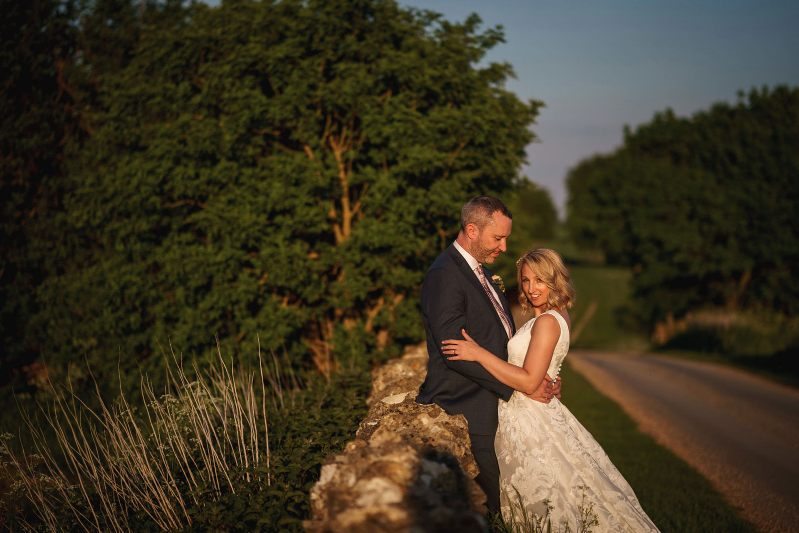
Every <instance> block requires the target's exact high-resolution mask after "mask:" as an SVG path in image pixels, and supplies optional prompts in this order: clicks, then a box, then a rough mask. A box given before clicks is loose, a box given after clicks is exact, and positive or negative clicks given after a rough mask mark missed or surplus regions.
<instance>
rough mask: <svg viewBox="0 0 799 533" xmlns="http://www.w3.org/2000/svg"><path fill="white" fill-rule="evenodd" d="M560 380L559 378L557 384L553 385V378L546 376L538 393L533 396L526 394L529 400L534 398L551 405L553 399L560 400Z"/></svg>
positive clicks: (537, 390)
mask: <svg viewBox="0 0 799 533" xmlns="http://www.w3.org/2000/svg"><path fill="white" fill-rule="evenodd" d="M560 388H561V383H560V378H557V380H556V381H555V384H554V385H553V384H552V378H551V377H549V376H548V375H546V376H544V381H542V382H541V385H540V386H539V387H538V389H536V391H535V392H534V393H532V394H524V393H522V394H524V395H525V396H527V397H528V398H532V399H533V400H535V401H537V402H541V403H549V402H551V401H552V398H558V399H560Z"/></svg>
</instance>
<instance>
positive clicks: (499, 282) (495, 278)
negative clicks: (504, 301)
mask: <svg viewBox="0 0 799 533" xmlns="http://www.w3.org/2000/svg"><path fill="white" fill-rule="evenodd" d="M491 283H493V284H494V285H496V286H497V288H499V290H501V291H502V294H505V282H504V281H502V278H501V277H499V276H497V275H493V276H491Z"/></svg>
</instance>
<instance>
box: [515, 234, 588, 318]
mask: <svg viewBox="0 0 799 533" xmlns="http://www.w3.org/2000/svg"><path fill="white" fill-rule="evenodd" d="M522 265H527V266H528V267H530V270H532V271H533V274H535V275H536V276H538V279H540V280H541V281H543V282H544V284H545V285H546V286H547V287H549V297H548V298H547V308H549V309H557V310H562V309H563V308H565V307H571V306H572V303H573V302H574V285H572V278H571V275H569V271H568V270H567V269H566V265H564V264H563V259H562V258H561V257H560V254H558V252H556V251H555V250H550V249H549V248H536V249H535V250H531V251H529V252H527V253H526V254H524V255H523V256H522V257H521V258H520V259H519V260H518V261H516V281H517V283H518V284H519V303H520V304H521V305H522V313H523V314H524V313H527V311H528V310H529V309H530V307H531V305H530V302H529V301H528V300H527V296H526V295H525V294H524V291H523V290H522Z"/></svg>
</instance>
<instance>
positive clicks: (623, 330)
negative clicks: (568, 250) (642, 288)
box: [569, 265, 650, 350]
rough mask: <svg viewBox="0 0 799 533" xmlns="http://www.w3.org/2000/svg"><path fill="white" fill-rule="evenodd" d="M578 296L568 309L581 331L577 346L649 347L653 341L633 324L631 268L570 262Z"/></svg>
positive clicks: (570, 270) (611, 347)
mask: <svg viewBox="0 0 799 533" xmlns="http://www.w3.org/2000/svg"><path fill="white" fill-rule="evenodd" d="M569 273H570V274H571V276H572V281H573V283H574V287H575V289H576V291H577V300H576V302H575V304H574V307H572V309H571V310H570V311H569V314H570V315H571V318H572V324H573V327H574V330H575V333H577V331H578V328H579V335H578V336H577V338H576V340H575V342H574V343H573V347H574V348H596V349H615V350H647V349H649V347H650V342H649V340H648V338H647V336H646V334H645V333H644V332H643V331H640V330H638V329H637V327H638V326H637V325H634V324H630V323H628V322H630V320H629V316H630V311H631V310H630V308H629V306H630V272H629V270H626V269H624V268H618V267H605V266H592V265H570V266H569Z"/></svg>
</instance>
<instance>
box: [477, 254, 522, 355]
mask: <svg viewBox="0 0 799 533" xmlns="http://www.w3.org/2000/svg"><path fill="white" fill-rule="evenodd" d="M474 270H475V273H476V274H477V277H478V278H480V283H482V284H483V289H485V291H486V294H488V299H489V300H491V303H492V304H494V309H496V310H497V314H498V315H499V319H500V320H501V321H502V325H503V326H505V332H506V333H507V334H508V338H509V339H510V338H511V337H512V336H513V333H512V331H513V330H512V329H511V326H510V324H511V322H510V318H509V317H508V315H506V314H505V310H504V309H502V306H501V305H499V302H498V301H497V299H496V298H494V293H493V292H491V288H490V287H489V286H488V281H487V280H486V275H485V273H484V272H483V267H481V266H479V265H478V266H477V268H475V269H474Z"/></svg>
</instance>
